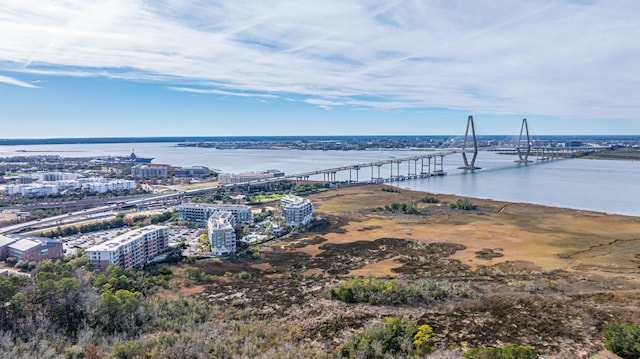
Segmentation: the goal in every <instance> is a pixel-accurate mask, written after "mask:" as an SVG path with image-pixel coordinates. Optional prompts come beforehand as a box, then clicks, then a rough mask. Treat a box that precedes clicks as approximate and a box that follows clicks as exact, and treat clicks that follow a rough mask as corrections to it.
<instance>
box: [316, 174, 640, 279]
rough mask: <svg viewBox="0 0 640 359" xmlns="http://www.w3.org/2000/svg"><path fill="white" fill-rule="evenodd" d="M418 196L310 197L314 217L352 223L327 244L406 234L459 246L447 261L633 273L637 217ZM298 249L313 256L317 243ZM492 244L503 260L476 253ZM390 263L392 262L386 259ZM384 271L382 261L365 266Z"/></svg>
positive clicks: (639, 227) (375, 191)
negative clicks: (464, 205)
mask: <svg viewBox="0 0 640 359" xmlns="http://www.w3.org/2000/svg"><path fill="white" fill-rule="evenodd" d="M424 196H425V194H424V193H418V192H412V191H407V190H401V191H400V193H393V192H385V191H382V185H371V186H365V187H353V188H346V189H342V190H339V191H333V192H326V193H321V194H317V195H314V196H311V199H312V200H313V202H314V204H315V206H316V212H317V214H318V216H322V215H327V214H332V215H340V216H342V217H344V218H349V219H350V220H349V221H348V223H346V224H345V225H344V226H343V227H342V229H343V230H344V231H340V232H339V233H335V232H334V233H327V234H326V235H324V237H325V238H326V239H327V241H328V243H346V242H353V241H356V240H375V239H377V238H410V239H414V240H419V241H422V242H425V243H432V242H449V243H457V244H462V245H464V246H465V247H466V249H465V250H461V251H457V252H456V253H455V254H454V255H453V256H452V258H453V259H458V260H460V261H461V262H462V263H465V264H468V265H470V266H472V267H475V266H476V265H479V264H481V265H487V264H496V263H499V262H506V261H528V262H531V263H533V264H535V265H537V266H539V267H541V268H543V269H544V270H553V269H562V270H585V269H588V270H589V271H597V272H599V273H612V272H613V273H638V264H639V260H638V258H636V254H638V253H640V241H639V240H638V239H640V218H637V217H625V216H617V215H607V214H601V213H595V212H587V211H577V210H570V209H560V208H552V207H544V206H536V205H530V204H508V203H504V202H495V201H488V200H480V199H472V200H471V201H472V203H473V204H474V205H476V206H478V209H477V210H473V211H458V210H452V209H451V208H450V206H449V204H450V203H454V202H455V201H456V199H457V197H454V196H446V195H438V196H436V197H437V198H438V199H439V203H436V204H425V203H420V202H419V200H420V199H421V198H423V197H424ZM405 201H416V202H417V208H418V210H419V211H420V213H419V214H411V215H389V214H388V213H379V212H374V211H373V209H375V208H376V207H380V206H384V205H385V204H389V203H394V202H405ZM319 246H320V245H315V246H307V247H305V248H304V249H303V250H304V251H305V252H307V253H310V254H317V253H318V251H319V250H318V247H319ZM483 249H491V250H494V251H498V252H499V253H501V254H502V256H501V257H499V258H495V259H491V260H487V259H478V258H477V256H476V252H478V251H481V250H483ZM385 263H387V264H388V265H389V266H394V265H395V264H394V263H393V261H385ZM371 270H372V273H373V274H376V273H377V272H379V273H380V274H381V275H388V273H389V270H388V268H387V266H385V265H382V263H381V264H380V265H378V266H372V267H371Z"/></svg>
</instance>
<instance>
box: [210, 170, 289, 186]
mask: <svg viewBox="0 0 640 359" xmlns="http://www.w3.org/2000/svg"><path fill="white" fill-rule="evenodd" d="M282 176H284V172H282V171H279V170H266V171H261V172H243V173H219V174H218V183H221V184H231V183H244V182H250V181H259V180H264V179H269V178H275V177H282Z"/></svg>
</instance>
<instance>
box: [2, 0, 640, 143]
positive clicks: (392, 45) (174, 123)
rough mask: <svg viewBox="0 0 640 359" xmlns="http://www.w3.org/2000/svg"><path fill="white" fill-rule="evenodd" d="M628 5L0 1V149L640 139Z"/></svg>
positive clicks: (637, 69) (637, 64) (638, 7)
mask: <svg viewBox="0 0 640 359" xmlns="http://www.w3.org/2000/svg"><path fill="white" fill-rule="evenodd" d="M638 18H640V1H637V0H626V1H625V0H602V1H599V0H571V1H562V0H553V1H552V0H536V1H533V0H532V1H525V0H513V1H509V0H500V1H495V0H474V1H470V0H464V1H463V0H397V1H390V0H352V1H346V0H323V1H315V0H301V1H292V0H265V1H248V0H247V1H244V0H234V1H228V0H220V1H217V0H104V1H95V0H86V1H85V0H49V1H47V0H39V1H11V0H0V34H2V36H0V123H2V130H0V138H56V137H134V136H135V137H145V136H196V135H198V136H245V135H247V136H249V135H250V136H259V135H281V136H289V135H291V136H295V135H452V134H463V133H464V130H465V126H466V121H467V116H469V115H473V116H474V122H475V126H476V132H477V133H478V134H517V133H518V132H519V130H520V123H521V121H522V118H527V120H528V124H529V128H530V131H531V132H532V133H534V134H541V135H542V134H640V21H638Z"/></svg>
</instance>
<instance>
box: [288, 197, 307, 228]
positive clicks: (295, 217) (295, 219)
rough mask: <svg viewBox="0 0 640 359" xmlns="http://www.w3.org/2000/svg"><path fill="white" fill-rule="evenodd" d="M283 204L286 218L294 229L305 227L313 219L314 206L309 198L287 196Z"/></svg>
mask: <svg viewBox="0 0 640 359" xmlns="http://www.w3.org/2000/svg"><path fill="white" fill-rule="evenodd" d="M281 204H282V211H283V212H284V218H285V220H286V221H287V224H288V225H290V226H292V227H300V226H304V225H306V224H307V223H309V222H311V220H312V219H313V204H312V203H311V201H310V200H308V199H307V198H301V197H298V196H291V195H286V196H283V197H282V202H281Z"/></svg>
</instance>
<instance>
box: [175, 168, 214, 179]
mask: <svg viewBox="0 0 640 359" xmlns="http://www.w3.org/2000/svg"><path fill="white" fill-rule="evenodd" d="M173 174H174V175H175V176H176V177H204V176H206V175H208V174H209V168H208V167H204V166H193V167H178V168H176V169H174V170H173Z"/></svg>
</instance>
